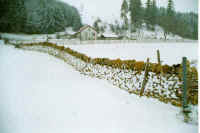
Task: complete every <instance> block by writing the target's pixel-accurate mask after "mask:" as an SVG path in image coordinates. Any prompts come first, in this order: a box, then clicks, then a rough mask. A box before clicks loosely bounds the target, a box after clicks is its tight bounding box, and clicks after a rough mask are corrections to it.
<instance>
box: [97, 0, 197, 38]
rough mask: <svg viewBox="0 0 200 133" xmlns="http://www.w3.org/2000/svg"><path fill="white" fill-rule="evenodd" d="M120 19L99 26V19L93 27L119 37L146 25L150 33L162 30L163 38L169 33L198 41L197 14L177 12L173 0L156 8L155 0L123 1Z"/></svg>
mask: <svg viewBox="0 0 200 133" xmlns="http://www.w3.org/2000/svg"><path fill="white" fill-rule="evenodd" d="M120 16H121V19H120V20H115V22H114V23H111V24H107V25H106V24H101V25H98V23H103V21H102V20H101V19H100V18H97V20H96V21H95V22H94V24H93V26H94V27H95V28H96V29H97V30H98V31H100V32H104V31H105V29H106V27H107V26H109V27H110V29H111V30H112V31H113V32H115V33H116V34H118V35H120V34H122V35H123V33H126V32H127V31H130V32H131V33H134V32H136V31H137V30H138V29H141V27H142V24H144V23H145V24H146V25H147V28H148V29H149V30H151V31H154V30H155V26H156V25H159V26H161V27H162V28H163V29H164V36H165V38H166V36H167V35H168V34H169V33H173V34H177V35H179V36H181V37H183V38H189V39H194V40H197V39H198V14H197V13H193V12H187V13H182V12H177V11H175V5H174V2H173V0H168V4H167V7H158V5H157V3H156V0H147V2H146V3H142V2H141V0H123V2H122V5H121V14H120Z"/></svg>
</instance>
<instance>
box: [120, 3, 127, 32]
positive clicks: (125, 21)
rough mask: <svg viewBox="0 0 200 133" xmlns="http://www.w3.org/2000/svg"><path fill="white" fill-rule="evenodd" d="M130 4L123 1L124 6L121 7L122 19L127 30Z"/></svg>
mask: <svg viewBox="0 0 200 133" xmlns="http://www.w3.org/2000/svg"><path fill="white" fill-rule="evenodd" d="M127 14H128V3H127V1H126V0H123V3H122V6H121V19H122V20H123V27H124V29H125V30H127V29H128V17H127Z"/></svg>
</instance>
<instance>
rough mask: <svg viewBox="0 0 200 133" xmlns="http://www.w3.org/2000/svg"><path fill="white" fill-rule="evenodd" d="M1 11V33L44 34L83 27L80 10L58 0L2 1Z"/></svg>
mask: <svg viewBox="0 0 200 133" xmlns="http://www.w3.org/2000/svg"><path fill="white" fill-rule="evenodd" d="M0 9H1V11H0V32H13V33H19V32H22V33H30V34H33V33H34V34H42V33H54V32H58V31H64V30H65V28H66V27H73V29H74V30H78V29H79V28H80V27H81V18H80V15H79V12H78V10H77V9H76V8H75V7H72V6H70V5H68V4H67V3H63V2H60V1H56V0H14V1H11V0H0Z"/></svg>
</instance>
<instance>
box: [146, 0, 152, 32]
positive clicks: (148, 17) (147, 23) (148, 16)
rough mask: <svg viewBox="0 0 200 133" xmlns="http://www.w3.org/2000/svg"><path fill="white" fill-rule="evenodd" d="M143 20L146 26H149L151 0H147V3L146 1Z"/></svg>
mask: <svg viewBox="0 0 200 133" xmlns="http://www.w3.org/2000/svg"><path fill="white" fill-rule="evenodd" d="M145 22H146V25H147V28H149V27H150V22H151V0H147V3H146V9H145Z"/></svg>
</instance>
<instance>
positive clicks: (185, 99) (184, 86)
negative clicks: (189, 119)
mask: <svg viewBox="0 0 200 133" xmlns="http://www.w3.org/2000/svg"><path fill="white" fill-rule="evenodd" d="M186 63H187V58H186V57H183V62H182V64H183V74H182V76H183V111H184V110H185V108H186V107H187V64H186Z"/></svg>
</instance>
